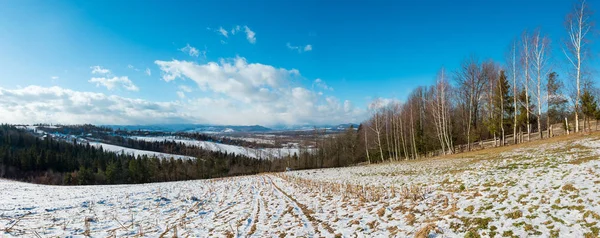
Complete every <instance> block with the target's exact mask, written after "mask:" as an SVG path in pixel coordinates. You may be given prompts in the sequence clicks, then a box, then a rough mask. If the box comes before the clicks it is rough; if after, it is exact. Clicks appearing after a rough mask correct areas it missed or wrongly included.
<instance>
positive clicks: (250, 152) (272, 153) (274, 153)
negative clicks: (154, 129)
mask: <svg viewBox="0 0 600 238" xmlns="http://www.w3.org/2000/svg"><path fill="white" fill-rule="evenodd" d="M131 138H132V139H135V140H143V141H165V140H167V141H174V142H177V143H183V144H185V145H189V146H196V147H200V148H203V149H206V150H210V151H221V152H227V153H235V154H237V155H245V156H248V157H250V158H280V157H285V156H288V155H293V154H294V153H297V154H299V151H300V150H299V149H298V148H262V149H253V148H246V147H243V146H237V145H227V144H221V143H215V142H210V141H198V140H192V139H181V138H177V137H172V136H158V137H144V136H132V137H131Z"/></svg>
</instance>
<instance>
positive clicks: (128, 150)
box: [87, 141, 196, 160]
mask: <svg viewBox="0 0 600 238" xmlns="http://www.w3.org/2000/svg"><path fill="white" fill-rule="evenodd" d="M87 143H89V144H90V146H93V147H96V148H100V147H102V149H103V150H104V151H109V152H116V153H121V154H129V155H134V156H136V157H137V156H143V155H146V156H148V157H157V158H160V159H170V158H173V159H183V160H188V159H196V158H194V157H192V156H185V155H176V154H167V153H160V152H155V151H147V150H138V149H131V148H127V147H123V146H118V145H111V144H106V143H101V142H92V141H90V142H87Z"/></svg>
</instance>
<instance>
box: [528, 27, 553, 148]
mask: <svg viewBox="0 0 600 238" xmlns="http://www.w3.org/2000/svg"><path fill="white" fill-rule="evenodd" d="M531 47H532V48H531V56H532V58H531V59H532V66H533V67H532V68H533V72H534V73H535V77H536V83H537V93H536V94H535V96H536V98H537V105H538V106H537V125H538V132H539V135H540V139H542V138H543V133H542V97H543V96H542V95H543V94H542V91H541V90H542V78H543V77H544V76H545V75H546V74H547V73H548V71H547V63H548V54H547V52H548V51H549V48H550V40H549V39H548V37H546V36H543V35H542V34H541V33H540V31H539V30H538V31H536V32H535V33H534V34H533V36H532V41H531Z"/></svg>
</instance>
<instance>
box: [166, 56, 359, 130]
mask: <svg viewBox="0 0 600 238" xmlns="http://www.w3.org/2000/svg"><path fill="white" fill-rule="evenodd" d="M155 63H156V64H157V65H158V66H159V68H160V70H161V71H162V73H163V77H162V78H163V80H165V81H173V80H176V79H191V80H193V81H194V82H196V84H197V85H198V88H199V89H200V90H202V91H203V92H205V94H208V95H214V96H213V98H203V99H194V100H190V103H191V104H201V106H192V107H190V108H189V109H187V110H189V112H190V113H193V112H194V111H197V113H199V114H202V115H203V116H204V118H206V120H207V121H210V122H213V123H222V124H262V125H273V124H302V123H316V124H319V123H338V122H349V121H352V122H354V121H359V120H361V119H362V116H363V111H362V110H356V109H354V108H352V105H351V104H349V103H345V102H344V103H341V102H340V101H339V100H338V99H336V98H335V97H331V96H326V95H323V94H322V93H319V92H315V91H312V90H309V89H306V88H304V87H302V86H300V85H296V84H295V82H298V81H301V80H298V79H301V75H300V72H299V71H298V70H296V69H284V68H275V67H273V66H270V65H264V64H260V63H248V62H247V61H246V59H245V58H240V57H237V58H234V59H227V60H225V59H222V60H220V61H219V62H208V63H206V64H198V63H195V62H188V61H178V60H171V61H155ZM180 89H181V90H179V91H180V92H183V91H184V90H183V89H182V87H181V86H180ZM218 105H220V106H218Z"/></svg>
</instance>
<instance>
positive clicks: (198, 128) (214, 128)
mask: <svg viewBox="0 0 600 238" xmlns="http://www.w3.org/2000/svg"><path fill="white" fill-rule="evenodd" d="M105 126H106V127H109V128H112V129H124V130H130V131H131V130H143V131H170V132H179V131H185V132H200V133H235V132H238V133H239V132H247V133H266V132H273V131H307V130H313V129H314V128H315V127H317V128H319V129H327V130H328V131H343V130H346V129H347V128H349V127H350V126H353V127H354V128H358V125H357V124H352V123H347V124H339V125H318V126H314V125H297V126H283V125H282V126H274V127H272V128H268V127H264V126H260V125H252V126H222V125H203V124H157V125H105Z"/></svg>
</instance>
